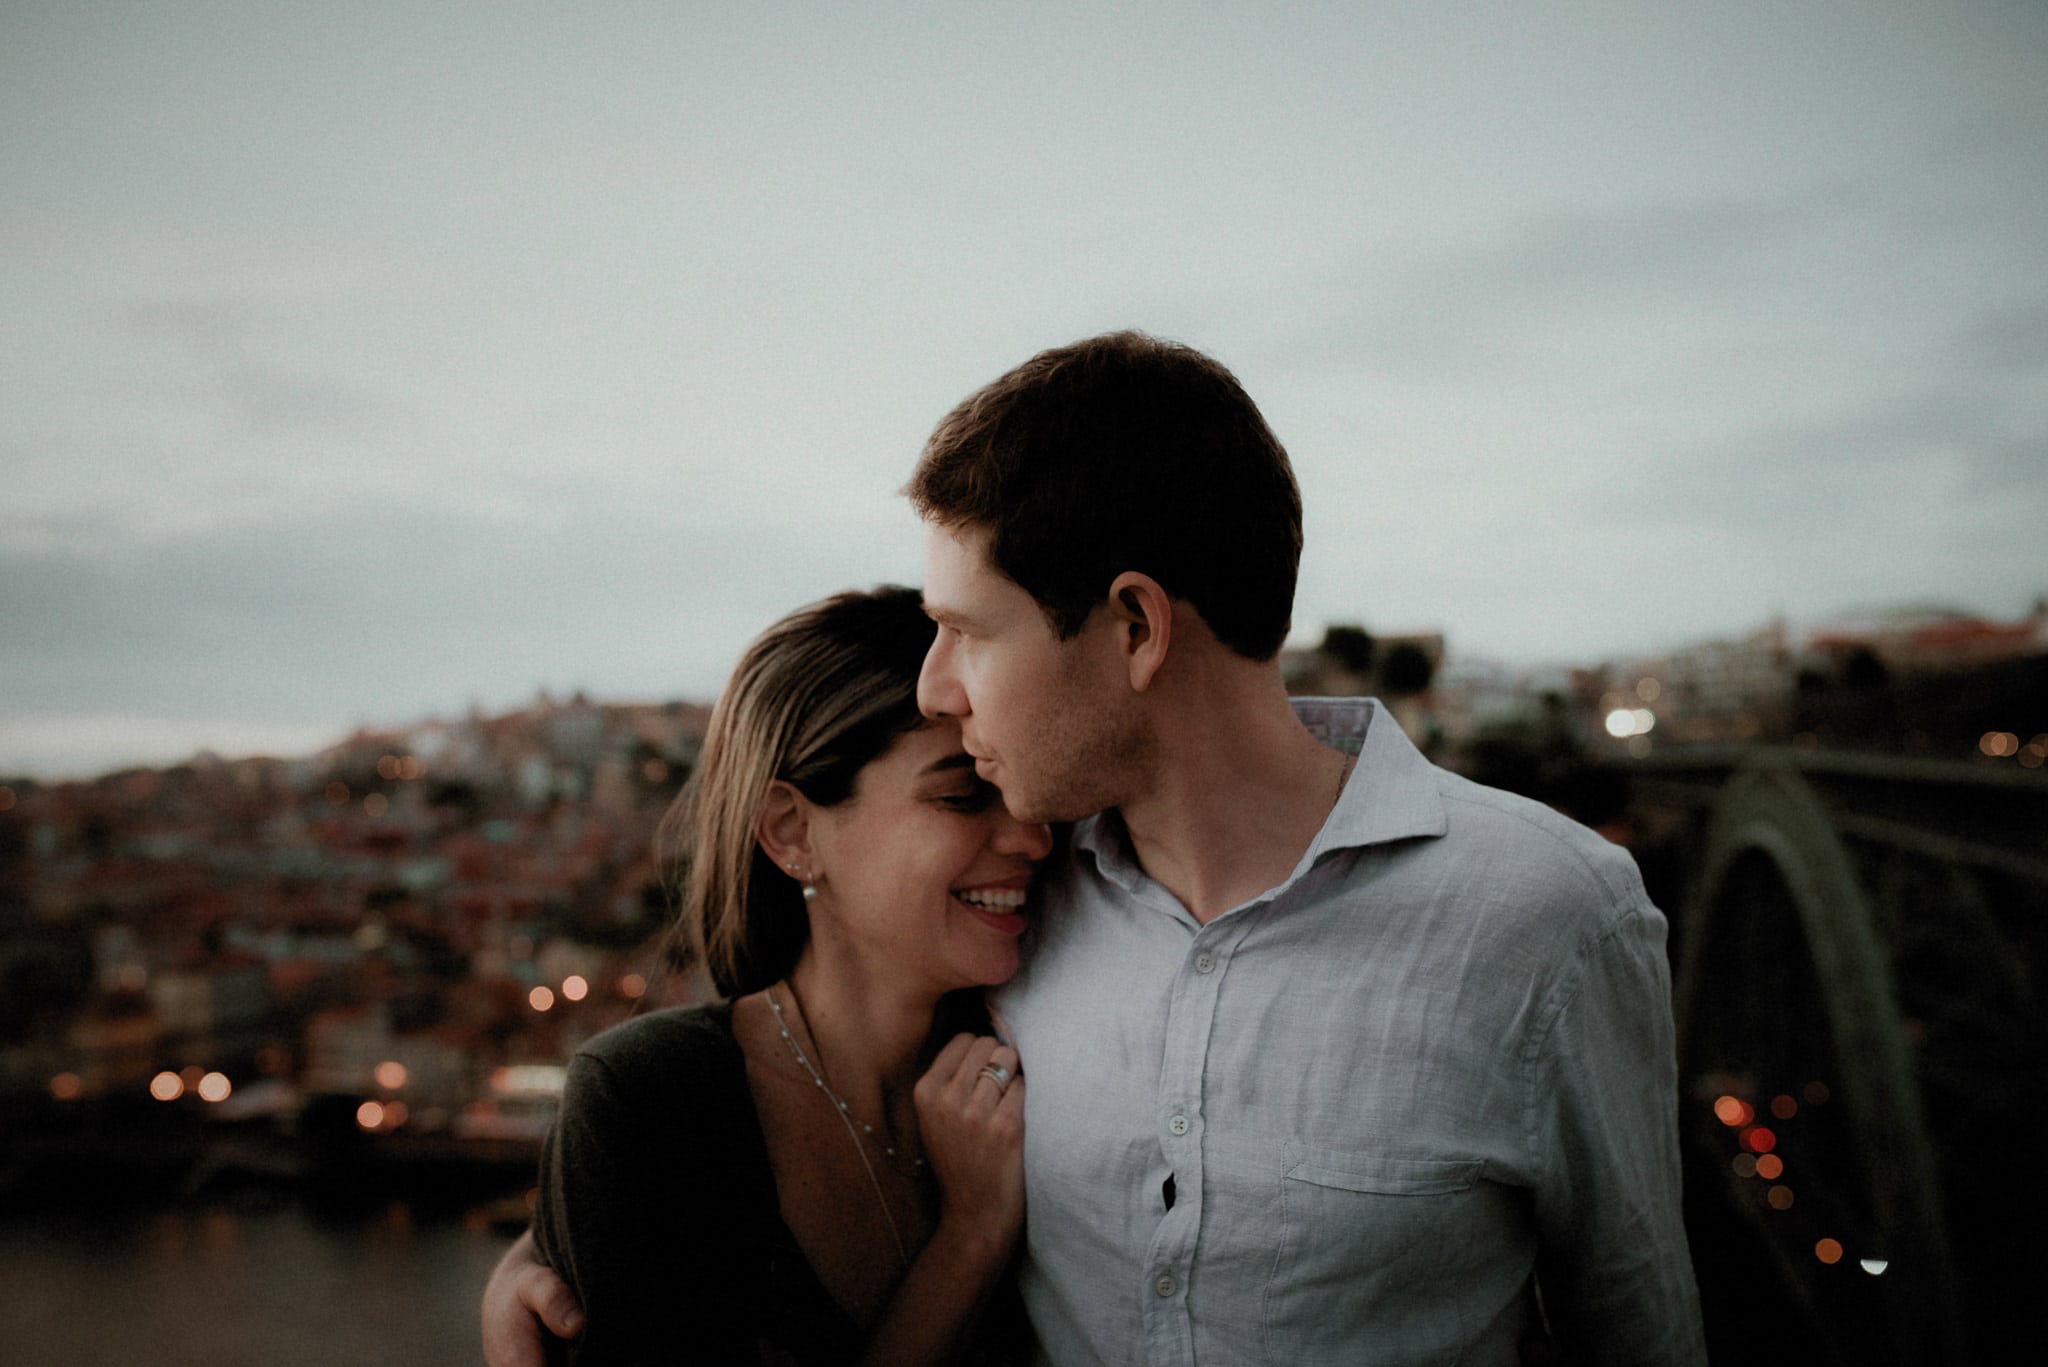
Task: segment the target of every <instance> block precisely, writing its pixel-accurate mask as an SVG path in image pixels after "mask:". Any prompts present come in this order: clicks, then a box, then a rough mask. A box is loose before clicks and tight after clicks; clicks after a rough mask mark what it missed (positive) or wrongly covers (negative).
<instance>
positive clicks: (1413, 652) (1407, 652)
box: [1380, 641, 1436, 697]
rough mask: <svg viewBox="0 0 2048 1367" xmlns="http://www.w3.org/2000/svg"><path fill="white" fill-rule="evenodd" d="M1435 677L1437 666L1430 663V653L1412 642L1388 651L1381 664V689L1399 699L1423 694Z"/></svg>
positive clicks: (1404, 642)
mask: <svg viewBox="0 0 2048 1367" xmlns="http://www.w3.org/2000/svg"><path fill="white" fill-rule="evenodd" d="M1435 676H1436V666H1435V665H1433V664H1431V663H1430V660H1429V654H1428V652H1427V651H1425V650H1423V648H1422V647H1421V646H1419V645H1416V644H1414V643H1413V642H1410V641H1403V642H1401V644H1399V645H1397V646H1395V647H1394V648H1393V649H1392V650H1390V651H1388V652H1387V658H1386V659H1385V660H1384V661H1383V662H1381V664H1380V687H1382V688H1384V689H1386V691H1387V692H1389V693H1392V694H1394V695H1395V696H1397V697H1399V696H1403V695H1406V694H1410V693H1420V692H1422V691H1423V690H1424V689H1426V688H1428V687H1429V681H1430V680H1431V679H1432V678H1434V677H1435Z"/></svg>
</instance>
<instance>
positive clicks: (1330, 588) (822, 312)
mask: <svg viewBox="0 0 2048 1367" xmlns="http://www.w3.org/2000/svg"><path fill="white" fill-rule="evenodd" d="M1124 326H1134V327H1140V328H1144V329H1146V330H1149V331H1152V332H1156V333H1159V334H1163V335H1166V336H1170V337H1173V338H1177V339H1179V340H1182V341H1186V342H1189V343H1192V344H1193V345H1196V346H1198V347H1201V348H1202V349H1204V350H1206V351H1208V352H1210V353H1211V354H1213V355H1215V356H1217V357H1218V358H1219V359H1221V360H1222V361H1223V362H1225V363H1226V364H1227V365H1229V366H1231V367H1232V368H1233V369H1234V370H1235V371H1236V372H1237V374H1238V375H1239V377H1240V378H1241V379H1242V380H1243V381H1244V382H1245V385H1246V387H1247V388H1248V389H1249V390H1250V391H1251V393H1252V395H1253V396H1254V398H1256V399H1257V400H1258V401H1259V403H1260V404H1261V406H1262V407H1263V408H1264V410H1265V413H1266V416H1267V418H1268V420H1269V421H1270V422H1271V424H1272V426H1273V427H1274V429H1275V430H1276V431H1277V432H1278V433H1279V435H1280V438H1281V440H1282V441H1283V442H1284V443H1286V445H1287V446H1288V448H1289V450H1290V452H1291V453H1292V455H1293V458H1294V462H1295V467H1296V471H1297V473H1298V475H1299V477H1300V480H1301V484H1302V489H1303V495H1304V499H1305V501H1306V504H1307V508H1308V521H1307V537H1308V547H1307V552H1306V556H1305V559H1304V564H1303V574H1302V584H1301V592H1300V595H1299V599H1298V602H1297V607H1296V614H1295V622H1296V629H1297V639H1300V640H1305V641H1312V640H1314V639H1316V638H1317V637H1318V636H1319V634H1320V631H1321V628H1322V626H1323V624H1324V623H1326V622H1329V621H1333V620H1349V621H1361V622H1363V623H1365V624H1366V625H1367V626H1368V627H1371V628H1373V629H1375V630H1380V631H1399V630H1406V629H1436V630H1441V631H1443V632H1445V633H1446V635H1447V636H1448V638H1449V644H1450V648H1451V650H1452V651H1453V652H1454V653H1456V654H1459V655H1463V656H1466V657H1472V656H1484V657H1491V658H1496V659H1501V660H1506V661H1511V662H1538V661H1565V660H1575V661H1588V662H1590V661H1597V660H1600V659H1602V658H1608V657H1620V656H1629V655H1636V654H1642V653H1646V652H1648V651H1651V650H1654V649H1657V648H1659V647H1663V646H1669V645H1673V644H1679V643H1683V642H1687V641H1696V640H1700V639H1706V638H1711V637H1716V636H1723V635H1732V634H1737V633H1741V632H1744V631H1747V630H1749V629H1751V628H1753V627H1755V626H1756V625H1758V624H1759V623H1761V622H1762V621H1764V620H1765V619H1766V618H1768V617H1770V616H1772V615H1774V614H1782V615H1785V616H1787V617H1789V618H1790V619H1792V620H1793V621H1794V622H1795V623H1798V622H1800V621H1807V620H1819V619H1824V618H1827V617H1829V616H1832V615H1835V614H1839V613H1842V612H1845V611H1848V610H1852V609H1858V608H1865V607H1870V606H1882V605H1886V604H1895V603H1901V602H1915V603H1920V602H1935V603H1943V604H1954V605H1957V606H1960V607H1963V608H1966V609H1970V610H1974V611H1980V612H1983V613H1986V614H1988V615H1992V616H1997V617H2013V616H2017V615H2019V614H2021V613H2023V612H2024V611H2026V610H2027V608H2028V607H2029V606H2030V605H2031V603H2032V602H2033V601H2034V599H2035V598H2036V596H2037V595H2040V594H2042V593H2044V592H2048V551H2044V546H2048V535H2044V527H2048V461H2044V455H2048V452H2044V445H2048V6H2043V5H2041V4H2038V3H2030V2H2028V0H1956V2H1955V3H1953V4H1942V5H1928V4H1923V3H1912V2H1911V0H1898V2H1896V3H1893V2H1890V0H1887V2H1885V3H1877V2H1876V0H1873V2H1872V3H1863V4H1820V3H1815V4H1805V5H1792V6H1786V5H1782V4H1771V3H1756V4H1740V5H1738V4H1720V3H1706V4H1701V3H1693V4H1688V5H1684V6H1674V5H1649V4H1642V3H1626V4H1572V5H1553V4H1538V3H1512V4H1498V5H1494V4H1476V3H1442V2H1439V3H1430V4H1414V5H1401V6H1390V5H1381V4H1368V3H1360V2H1358V0H1354V2H1353V3H1348V4H1326V5H1314V4H1300V5H1279V4H1270V3H1267V4H1244V5H1198V4H1173V5H1167V4H1125V5H1115V6H1103V5H1073V6H1068V5H1060V4H1047V3H1034V4H1029V5H992V4H981V3H963V2H961V0H954V2H953V3H945V4H932V5H922V6H897V5H880V4H872V5H858V6H855V5H824V4H808V5H795V4H790V5H784V4H774V3H749V4H745V5H736V4H703V5H691V4H683V3H675V2H674V0H670V2H668V3H653V4H644V5H625V4H604V3H590V4H573V5H571V4H548V5H542V4H521V3H490V4H483V3H476V4H468V5H433V4H426V3H405V4H390V5H363V4H351V3H347V0H336V3H333V4H328V5H299V4H279V3H215V4H208V3H190V2H185V3H179V4H176V5H167V4H144V3H136V4H132V5H110V4H104V3H97V2H93V0H63V3H57V2H56V0H34V2H30V0H0V773H6V772H18V771H22V770H29V771H35V772H41V773H45V774H58V773H80V772H89V771H91V770H93V769H95V768H98V767H103V766H105V765H109V764H112V763H115V762H119V761H127V760H137V759H171V758H176V757H179V756H181V755H183V754H185V753H188V752H189V751H190V750H191V749H193V748H195V747H196V746H199V745H211V746H214V747H216V748H220V749H222V750H224V751H226V752H229V753H236V752H241V751H246V750H251V749H268V750H284V751H287V752H290V751H293V750H295V749H296V750H310V749H312V748H314V747H315V746H317V745H318V744H320V743H322V742H323V741H325V740H327V739H331V738H333V737H335V736H338V735H340V734H342V733H344V732H345V731H347V730H348V729H350V728H351V727H353V726H354V725H356V724H359V723H370V724H396V723H403V722H407V721H410V720H415V719H418V718H421V717H424V716H427V715H429V714H437V713H438V714H441V715H455V714H459V713H460V712H462V711H463V710H464V709H466V708H467V707H469V706H470V705H471V704H472V703H474V704H479V705H481V706H483V707H485V708H486V709H493V710H495V709H501V708H508V707H512V706H516V705H519V704H521V703H524V702H526V701H528V700H530V699H531V698H532V697H533V696H534V694H535V692H536V690H537V689H540V688H543V687H544V688H547V689H549V690H551V691H553V692H554V693H556V694H558V695H560V694H563V693H566V692H569V691H571V690H574V689H577V688H582V689H586V690H588V691H589V692H590V693H591V694H592V695H593V696H597V697H601V698H608V699H609V698H616V699H645V698H659V697H670V696H685V697H693V698H707V699H708V698H709V697H710V696H711V695H712V694H713V693H715V691H716V690H717V688H718V686H719V684H720V682H721V681H722V679H723V676H724V673H725V671H726V669H727V668H728V667H729V665H730V663H731V661H732V659H733V657H734V656H735V654H736V653H737V652H738V650H739V649H740V647H741V646H742V645H743V644H744V643H745V641H746V640H747V638H748V637H749V636H751V635H752V633H753V632H754V631H756V630H757V629H759V628H760V627H761V626H763V625H764V624H766V623H767V622H768V621H769V620H770V619H771V618H772V617H774V616H775V615H777V614H778V613H780V612H782V611H784V610H786V609H788V608H790V607H792V606H794V605H796V604H797V603H800V602H803V601H806V600H808V599H811V598H815V597H817V596H819V595H821V594H823V593H825V592H828V591H830V590H833V589H835V588H839V587H841V586H845V585H851V584H860V585H866V584H872V583H875V582H878V581H884V580H898V581H904V582H911V583H915V582H916V581H917V579H918V577H919V543H918V536H917V528H916V524H915V521H914V519H913V518H912V516H911V515H910V513H909V511H908V509H907V507H906V506H905V505H904V503H903V501H902V499H901V498H900V497H899V496H898V495H897V493H896V490H897V489H898V488H899V487H900V486H901V484H902V482H903V480H904V478H905V477H906V476H907V474H908V472H909V469H910V466H911V463H912V461H913V460H914V458H915V455H916V452H917V450H918V447H919V445H920V443H921V442H922V440H923V438H924V437H925V435H926V434H927V433H928V432H929V430H930V428H931V426H932V424H933V423H934V422H935V421H936V420H937V418H938V417H939V416H940V415H941V414H942V413H943V412H944V411H945V410H946V409H947V408H949V407H950V406H951V405H952V404H953V403H954V402H955V401H956V400H957V399H959V398H960V397H961V396H963V395H964V394H965V393H967V392H968V391H969V390H970V389H972V388H974V387H975V386H977V385H979V384H981V383H983V382H985V381H987V380H989V379H992V378H994V377H995V376H996V375H997V374H999V373H1001V372H1002V371H1003V370H1005V369H1007V368H1008V367H1009V366H1011V365H1013V364H1015V363H1016V362H1018V361H1021V360H1023V359H1024V358H1025V357H1026V356H1028V355H1030V354H1031V353H1033V352H1034V351H1037V350H1039V349H1041V348H1043V347H1046V346H1050V345H1055V344H1059V343H1062V342H1066V341H1070V340H1073V339H1074V338H1077V337H1081V336H1085V335H1088V334H1090V333H1094V332H1099V331H1102V330H1105V329H1108V328H1112V327H1124Z"/></svg>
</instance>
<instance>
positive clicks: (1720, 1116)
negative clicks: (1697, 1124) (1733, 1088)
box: [1714, 1096, 1756, 1129]
mask: <svg viewBox="0 0 2048 1367" xmlns="http://www.w3.org/2000/svg"><path fill="white" fill-rule="evenodd" d="M1755 1115H1756V1112H1755V1111H1754V1110H1752V1109H1751V1107H1750V1104H1749V1103H1748V1102H1747V1101H1744V1100H1743V1099H1742V1098H1741V1097H1738V1096H1722V1097H1716V1098H1715V1099H1714V1119H1716V1120H1718V1121H1720V1122H1721V1123H1722V1124H1723V1125H1726V1126H1728V1128H1730V1129H1740V1128H1742V1127H1743V1126H1744V1125H1747V1124H1748V1123H1749V1122H1750V1121H1751V1120H1752V1119H1753V1118H1754V1117H1755Z"/></svg>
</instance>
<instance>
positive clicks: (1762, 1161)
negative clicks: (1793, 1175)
mask: <svg viewBox="0 0 2048 1367" xmlns="http://www.w3.org/2000/svg"><path fill="white" fill-rule="evenodd" d="M1756 1175H1757V1176H1758V1177H1761V1178H1763V1179H1764V1181H1766V1182H1775V1181H1777V1180H1778V1179H1779V1178H1780V1177H1783V1176H1784V1175H1785V1160H1784V1159H1782V1158H1780V1157H1778V1155H1776V1154H1774V1153H1767V1154H1765V1155H1764V1156H1763V1157H1761V1158H1759V1159H1757V1160H1756Z"/></svg>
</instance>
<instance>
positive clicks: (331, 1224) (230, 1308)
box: [0, 1201, 513, 1367]
mask: <svg viewBox="0 0 2048 1367" xmlns="http://www.w3.org/2000/svg"><path fill="white" fill-rule="evenodd" d="M512 1237H513V1236H512V1233H511V1232H510V1231H507V1230H504V1229H502V1228H494V1227H493V1226H492V1225H491V1224H490V1223H489V1222H488V1221H486V1220H485V1219H484V1218H482V1216H481V1215H480V1214H475V1213H472V1214H468V1215H465V1214H464V1213H462V1212H460V1211H453V1212H446V1213H437V1214H431V1215H430V1214H424V1213H421V1212H420V1211H418V1210H416V1209H415V1207H413V1206H411V1205H407V1204H404V1203H392V1204H389V1205H381V1204H380V1205H373V1206H369V1207H362V1206H358V1207H355V1208H353V1209H348V1210H332V1211H321V1210H317V1209H313V1208H309V1207H306V1206H304V1205H301V1204H297V1203H287V1202H281V1201H274V1202H268V1203H251V1202H248V1201H241V1202H230V1203H220V1204H207V1205H180V1206H173V1207H164V1206H146V1205H145V1206H138V1207H133V1208H118V1207H95V1208H90V1209H84V1210H75V1209H64V1208H60V1207H55V1206H45V1207H41V1208H38V1209H35V1210H33V1211H29V1212H21V1211H16V1212H13V1213H9V1212H6V1211H4V1210H0V1364H6V1367H102V1365H103V1364H104V1367H130V1364H133V1367H187V1365H188V1364H189V1365H190V1367H239V1365H240V1364H248V1367H291V1365H294V1364H304V1365H305V1367H326V1364H334V1367H342V1365H343V1364H347V1365H348V1367H361V1364H364V1363H431V1364H438V1363H449V1364H458V1365H459V1367H468V1365H469V1364H477V1363H481V1361H482V1358H483V1355H482V1351H481V1349H480V1348H479V1346H478V1339H477V1322H476V1307H477V1300H478V1297H479V1296H480V1295H481V1293H482V1290H483V1284H484V1281H485V1279H486V1278H487V1277H488V1276H489V1275H490V1269H491V1265H492V1264H493V1263H494V1262H496V1261H497V1258H498V1255H499V1254H500V1253H502V1252H503V1251H504V1249H505V1246H506V1245H507V1244H509V1243H510V1242H511V1240H512Z"/></svg>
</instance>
